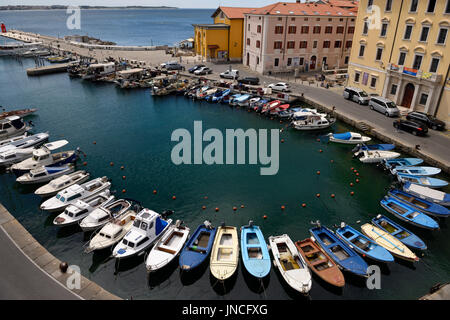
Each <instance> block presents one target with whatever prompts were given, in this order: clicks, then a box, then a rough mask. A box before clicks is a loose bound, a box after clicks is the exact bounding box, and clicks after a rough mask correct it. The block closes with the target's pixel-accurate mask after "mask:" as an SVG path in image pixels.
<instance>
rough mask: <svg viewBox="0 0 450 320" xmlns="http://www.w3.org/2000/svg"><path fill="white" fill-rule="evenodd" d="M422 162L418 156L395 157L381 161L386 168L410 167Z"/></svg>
mask: <svg viewBox="0 0 450 320" xmlns="http://www.w3.org/2000/svg"><path fill="white" fill-rule="evenodd" d="M422 163H423V160H422V159H419V158H397V159H389V160H384V161H383V165H384V166H385V167H386V169H391V168H395V167H411V166H416V165H419V164H422Z"/></svg>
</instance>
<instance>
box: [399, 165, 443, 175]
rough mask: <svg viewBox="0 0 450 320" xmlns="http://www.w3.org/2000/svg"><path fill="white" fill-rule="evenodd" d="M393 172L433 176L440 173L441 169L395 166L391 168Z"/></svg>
mask: <svg viewBox="0 0 450 320" xmlns="http://www.w3.org/2000/svg"><path fill="white" fill-rule="evenodd" d="M391 172H392V174H397V173H403V174H408V175H411V176H433V175H435V174H439V173H440V172H441V169H439V168H435V167H403V166H402V167H395V168H392V169H391Z"/></svg>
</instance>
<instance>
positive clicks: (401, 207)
mask: <svg viewBox="0 0 450 320" xmlns="http://www.w3.org/2000/svg"><path fill="white" fill-rule="evenodd" d="M380 204H381V206H382V207H383V208H384V209H385V210H386V211H388V212H390V213H392V214H393V215H394V216H396V217H397V218H399V219H400V220H403V221H405V222H408V223H410V224H412V225H414V226H416V227H420V228H425V229H429V230H437V229H439V224H438V223H437V222H436V220H434V219H433V218H430V217H429V216H427V215H426V214H425V213H422V212H421V211H419V210H416V209H415V208H413V207H410V206H409V205H407V204H406V203H403V202H401V201H400V200H397V199H396V198H394V197H389V196H386V197H384V199H383V200H381V201H380Z"/></svg>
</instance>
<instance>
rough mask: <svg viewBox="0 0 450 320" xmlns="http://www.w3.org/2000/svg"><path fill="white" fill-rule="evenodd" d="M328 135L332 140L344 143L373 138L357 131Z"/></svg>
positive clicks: (361, 141) (356, 142)
mask: <svg viewBox="0 0 450 320" xmlns="http://www.w3.org/2000/svg"><path fill="white" fill-rule="evenodd" d="M328 136H329V137H330V141H332V142H337V143H343V144H358V143H366V142H369V141H370V140H372V138H370V137H366V136H362V135H360V134H359V133H356V132H346V133H330V134H328Z"/></svg>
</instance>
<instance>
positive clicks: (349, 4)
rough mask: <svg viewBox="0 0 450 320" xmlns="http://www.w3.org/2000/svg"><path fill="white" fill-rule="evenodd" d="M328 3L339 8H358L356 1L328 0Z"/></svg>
mask: <svg viewBox="0 0 450 320" xmlns="http://www.w3.org/2000/svg"><path fill="white" fill-rule="evenodd" d="M328 3H329V4H331V5H333V6H336V7H341V8H358V4H359V3H358V1H350V0H328Z"/></svg>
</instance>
